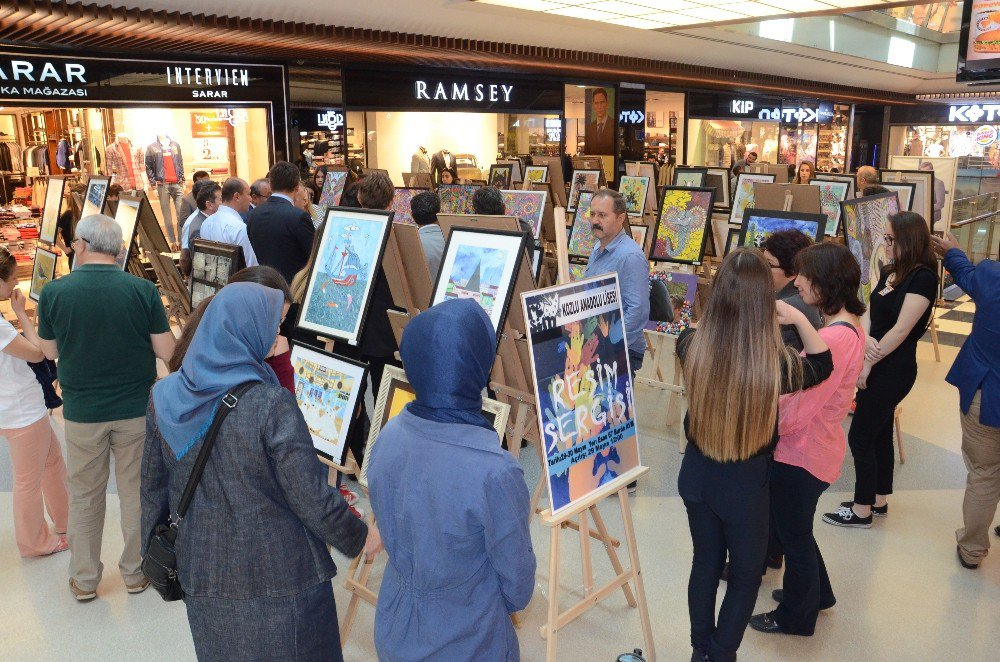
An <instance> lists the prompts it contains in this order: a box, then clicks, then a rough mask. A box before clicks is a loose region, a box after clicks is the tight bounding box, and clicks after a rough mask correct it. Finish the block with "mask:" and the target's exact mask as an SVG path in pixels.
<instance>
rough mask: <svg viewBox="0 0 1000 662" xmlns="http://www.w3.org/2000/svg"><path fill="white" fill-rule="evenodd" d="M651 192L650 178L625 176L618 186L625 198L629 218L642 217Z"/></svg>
mask: <svg viewBox="0 0 1000 662" xmlns="http://www.w3.org/2000/svg"><path fill="white" fill-rule="evenodd" d="M648 191H649V177H629V176H628V175H623V176H622V178H621V181H620V182H619V184H618V192H619V193H621V194H622V197H623V198H625V208H626V209H627V210H628V215H629V216H642V212H643V210H644V209H645V207H646V195H647V193H648Z"/></svg>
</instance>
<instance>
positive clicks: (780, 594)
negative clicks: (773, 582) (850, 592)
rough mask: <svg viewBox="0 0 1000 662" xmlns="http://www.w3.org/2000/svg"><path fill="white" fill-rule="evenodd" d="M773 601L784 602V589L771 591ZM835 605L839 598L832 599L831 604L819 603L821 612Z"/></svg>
mask: <svg viewBox="0 0 1000 662" xmlns="http://www.w3.org/2000/svg"><path fill="white" fill-rule="evenodd" d="M771 599H772V600H774V601H775V602H781V601H782V600H784V599H785V591H784V589H780V588H776V589H774V590H773V591H771ZM835 604H837V598H830V601H829V602H823V601H820V603H819V608H820V611H822V610H824V609H830V608H831V607H833V605H835Z"/></svg>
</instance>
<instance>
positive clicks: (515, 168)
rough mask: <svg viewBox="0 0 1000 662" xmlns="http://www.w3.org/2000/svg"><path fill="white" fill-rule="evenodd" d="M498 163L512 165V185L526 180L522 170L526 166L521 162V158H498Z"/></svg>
mask: <svg viewBox="0 0 1000 662" xmlns="http://www.w3.org/2000/svg"><path fill="white" fill-rule="evenodd" d="M497 165H509V166H510V167H511V174H510V183H511V185H514V184H519V183H521V182H522V181H524V176H523V175H522V174H521V172H522V171H523V170H524V166H523V165H522V164H521V159H519V158H509V159H497Z"/></svg>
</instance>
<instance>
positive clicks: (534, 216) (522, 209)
mask: <svg viewBox="0 0 1000 662" xmlns="http://www.w3.org/2000/svg"><path fill="white" fill-rule="evenodd" d="M548 194H549V192H548V191H501V192H500V195H501V196H502V197H503V207H504V211H505V213H506V215H507V216H515V217H517V218H519V219H521V220H523V221H527V223H528V225H530V226H531V232H532V235H533V236H534V237H535V239H538V236H539V234H540V233H541V231H542V216H543V214H544V212H545V200H546V198H547V196H548Z"/></svg>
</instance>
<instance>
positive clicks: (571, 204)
mask: <svg viewBox="0 0 1000 662" xmlns="http://www.w3.org/2000/svg"><path fill="white" fill-rule="evenodd" d="M600 187H601V171H600V170H576V171H574V172H573V180H572V182H571V184H570V189H569V201H568V203H567V204H566V211H575V210H576V204H577V200H578V199H579V198H580V191H596V190H597V189H599V188H600Z"/></svg>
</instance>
